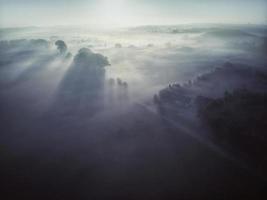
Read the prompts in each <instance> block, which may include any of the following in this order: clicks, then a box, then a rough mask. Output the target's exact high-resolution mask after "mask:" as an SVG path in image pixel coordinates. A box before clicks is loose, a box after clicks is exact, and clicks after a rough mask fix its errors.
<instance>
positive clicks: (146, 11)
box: [0, 0, 267, 27]
mask: <svg viewBox="0 0 267 200" xmlns="http://www.w3.org/2000/svg"><path fill="white" fill-rule="evenodd" d="M266 21H267V0H253V1H252V0H0V26H1V27H15V26H54V25H96V26H105V27H108V26H110V27H112V26H137V25H156V24H158V25H169V24H186V23H235V24H239V23H242V24H244V23H252V24H263V23H264V24H265V23H266Z"/></svg>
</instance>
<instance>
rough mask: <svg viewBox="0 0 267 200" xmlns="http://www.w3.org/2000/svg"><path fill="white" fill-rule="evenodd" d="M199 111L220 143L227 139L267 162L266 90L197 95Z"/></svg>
mask: <svg viewBox="0 0 267 200" xmlns="http://www.w3.org/2000/svg"><path fill="white" fill-rule="evenodd" d="M197 104H198V115H199V117H200V119H201V120H202V121H203V122H204V123H205V124H206V125H208V127H209V128H210V129H211V131H212V133H213V136H214V138H215V139H216V141H217V142H219V143H222V144H223V143H224V144H225V143H226V144H228V145H231V147H234V148H235V149H238V150H240V151H241V152H242V153H245V154H246V155H248V156H249V157H250V158H251V159H252V160H253V161H256V162H257V163H260V164H261V165H263V164H264V165H265V166H266V164H267V160H266V152H267V146H266V144H267V135H266V130H267V109H266V108H267V94H266V93H265V94H261V93H253V92H250V91H248V90H246V89H237V90H235V91H234V92H232V93H228V92H225V95H224V97H222V98H217V99H211V98H205V97H201V96H199V97H198V98H197Z"/></svg>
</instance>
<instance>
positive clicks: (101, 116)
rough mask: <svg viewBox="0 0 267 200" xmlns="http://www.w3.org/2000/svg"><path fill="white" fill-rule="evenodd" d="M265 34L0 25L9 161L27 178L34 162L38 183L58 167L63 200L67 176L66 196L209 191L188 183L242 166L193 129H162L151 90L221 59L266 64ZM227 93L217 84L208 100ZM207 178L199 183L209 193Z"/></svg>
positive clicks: (251, 28) (228, 29)
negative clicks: (13, 26)
mask: <svg viewBox="0 0 267 200" xmlns="http://www.w3.org/2000/svg"><path fill="white" fill-rule="evenodd" d="M266 33H267V28H266V27H265V26H256V25H240V26H238V25H236V26H234V25H231V26H230V25H229V26H228V25H225V26H223V25H220V26H219V25H218V26H217V25H205V26H204V25H203V26H201V25H195V26H189V25H183V26H144V27H136V28H125V29H118V30H103V31H100V30H97V31H96V30H91V29H89V28H88V29H86V28H78V27H72V28H70V27H54V28H37V27H29V28H14V29H1V30H0V40H1V41H0V101H1V108H0V109H1V110H0V112H1V121H2V123H1V125H0V127H1V132H2V133H1V142H0V144H1V148H3V149H5V151H6V152H9V153H8V156H7V161H5V162H7V163H8V162H11V161H9V160H11V159H13V157H14V160H15V161H14V162H15V163H13V161H12V163H13V164H17V165H18V166H19V167H18V168H19V169H20V170H21V171H22V172H21V173H22V174H23V175H22V176H27V175H25V173H24V172H25V168H27V167H32V168H34V169H36V171H35V172H34V173H36V174H38V175H36V176H37V177H38V178H36V179H37V180H38V181H39V180H41V181H40V182H41V183H42V184H44V185H46V184H47V183H48V182H50V181H48V180H47V179H46V178H45V176H46V175H45V174H48V176H52V175H57V172H58V176H59V180H58V181H56V183H55V184H56V185H60V187H61V188H60V189H58V191H57V192H58V193H59V194H60V195H61V194H62V193H65V192H66V188H68V187H69V186H66V185H64V184H67V183H65V182H68V181H66V180H69V181H70V182H71V184H73V185H75V186H73V187H72V186H70V187H71V188H72V190H73V195H74V196H77V194H79V195H81V196H82V197H88V196H90V195H91V196H92V197H95V198H96V197H98V195H100V196H102V197H107V196H110V195H115V196H116V195H118V196H117V197H124V196H125V195H126V196H127V195H128V194H132V195H133V199H135V198H137V199H141V198H139V197H140V196H142V198H145V197H146V199H148V198H153V199H156V198H160V195H161V197H166V194H183V195H185V196H186V195H188V194H190V195H203V196H205V195H206V193H204V192H203V191H202V190H201V187H200V188H198V186H197V185H195V184H193V182H194V181H196V178H195V175H196V176H199V178H204V177H206V176H207V179H209V178H210V179H212V180H213V179H214V177H215V178H216V179H217V180H221V181H226V182H227V180H225V179H224V178H223V177H224V176H225V173H226V174H227V172H229V171H231V173H230V174H231V175H229V174H228V175H229V176H230V177H233V176H238V175H236V171H239V168H236V166H231V167H230V166H229V165H230V164H229V163H228V161H225V160H227V159H225V158H221V157H220V156H222V157H223V155H219V154H220V153H218V151H220V150H214V148H213V145H209V142H203V140H205V139H201V137H199V136H194V134H195V133H194V134H191V133H182V132H191V129H190V127H189V128H188V127H184V126H186V125H184V126H182V127H178V129H179V131H178V132H179V134H178V133H176V132H175V130H173V129H170V128H168V127H166V126H167V125H166V124H165V123H164V122H163V121H162V118H161V116H160V114H159V113H158V112H157V108H156V106H155V105H154V103H153V96H154V95H155V94H158V93H159V91H161V90H162V89H164V88H167V87H169V85H172V84H177V83H179V84H181V85H182V84H184V83H187V82H188V81H190V80H194V79H196V78H197V77H198V76H200V75H202V74H205V73H210V72H212V71H213V70H214V69H216V68H218V67H221V66H223V65H224V64H225V63H227V62H228V63H229V62H230V63H233V64H234V65H239V66H246V67H247V66H249V67H252V68H253V69H259V70H262V69H264V70H265V68H266V65H267V60H266V49H267V46H266ZM238 79H239V78H236V82H239V81H238ZM241 79H242V77H240V80H241ZM224 81H225V82H227V79H226V80H225V79H222V85H223V82H224ZM242 84H243V83H242ZM233 85H234V83H233ZM237 85H238V83H237ZM239 85H241V83H240V84H239ZM229 87H232V85H231V86H229ZM233 87H234V86H233ZM227 89H229V88H227ZM198 90H199V88H198ZM200 90H201V89H200ZM213 92H214V93H213ZM223 94H224V91H223V90H222V91H220V92H218V91H216V89H215V90H213V91H211V92H209V97H218V96H220V95H223ZM188 112H193V111H192V110H188ZM192 123H194V121H193V122H192ZM178 124H179V123H178ZM182 124H183V122H182ZM180 132H181V133H182V134H180ZM200 132H205V130H200ZM192 135H193V136H192ZM210 149H211V150H210ZM222 154H223V153H222ZM10 155H12V156H10ZM226 157H228V156H226ZM224 159H225V160H224ZM203 160H204V161H203ZM229 160H230V159H229ZM16 162H17V163H16ZM20 162H26V164H25V165H26V166H27V167H26V166H24V167H21V166H20V164H19V163H20ZM27 162H28V163H27ZM210 162H212V163H213V164H212V165H209V164H208V163H210ZM40 163H41V164H40ZM194 163H197V165H198V166H199V167H196V166H195V164H194ZM21 168H22V169H21ZM63 168H64V170H63ZM52 169H55V171H56V172H55V171H53V170H52ZM178 169H179V170H178ZM223 170H224V172H223ZM26 171H27V170H26ZM17 173H20V172H17ZM29 173H30V174H31V172H29ZM201 173H202V174H201ZM240 173H241V172H240ZM26 174H27V173H26ZM197 174H198V175H197ZM199 174H201V175H199ZM237 174H238V173H237ZM241 174H242V173H241ZM33 176H34V175H29V177H33ZM13 178H14V177H13ZM14 179H15V178H14ZM52 179H53V178H52ZM49 180H50V179H49ZM181 180H182V181H181ZM212 180H211V182H212ZM16 181H17V180H15V182H16ZM61 181H62V182H61ZM72 181H73V182H72ZM160 181H161V183H159V182H160ZM140 182H142V183H140ZM211 182H209V181H205V184H206V186H207V187H211V189H210V192H211V193H212V192H215V191H216V189H215V188H213V187H212V186H211ZM219 182H220V181H219ZM41 183H40V184H41ZM63 183H64V184H63ZM109 183H110V184H111V183H112V186H111V185H110V184H109ZM42 184H41V185H42ZM131 184H132V186H131ZM139 184H140V185H139ZM205 184H204V185H205ZM233 184H235V183H233ZM146 185H149V186H146ZM178 186H179V187H178ZM217 186H218V185H217ZM36 187H37V188H38V186H36ZM40 187H43V186H40ZM49 187H50V186H49ZM51 187H54V186H51ZM55 187H56V186H55ZM87 187H89V188H90V189H92V191H91V190H90V191H87V190H86V189H85V188H87ZM120 187H121V191H120V189H118V188H120ZM176 187H178V188H179V189H177V188H176ZM191 187H192V190H195V191H196V192H195V193H194V194H192V193H190V188H191ZM214 187H216V186H214ZM212 188H213V189H214V190H213V189H212ZM37 190H40V188H38V189H37ZM102 191H105V192H102ZM152 191H154V193H152ZM105 195H106V196H105ZM139 195H140V196H139ZM63 196H64V195H63Z"/></svg>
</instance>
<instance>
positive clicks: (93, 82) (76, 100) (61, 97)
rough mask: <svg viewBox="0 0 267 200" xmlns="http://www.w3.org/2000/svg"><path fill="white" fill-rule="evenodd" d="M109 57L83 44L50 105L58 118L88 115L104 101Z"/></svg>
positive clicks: (96, 109) (95, 110)
mask: <svg viewBox="0 0 267 200" xmlns="http://www.w3.org/2000/svg"><path fill="white" fill-rule="evenodd" d="M108 65H109V62H108V59H107V58H106V57H104V56H102V55H101V54H97V53H93V52H92V51H91V50H90V49H87V48H82V49H80V50H79V52H78V54H77V55H76V56H75V57H74V60H73V63H72V64H71V66H70V68H69V69H68V71H67V72H66V74H65V76H64V77H63V79H62V81H61V82H60V83H59V86H58V89H57V92H56V94H55V101H54V104H53V105H52V111H51V112H52V113H53V114H55V116H54V117H56V118H58V119H62V118H69V117H78V116H85V117H90V116H92V115H93V114H95V113H96V112H97V111H99V110H100V109H101V108H102V107H103V104H104V101H103V95H104V83H105V66H108Z"/></svg>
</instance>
